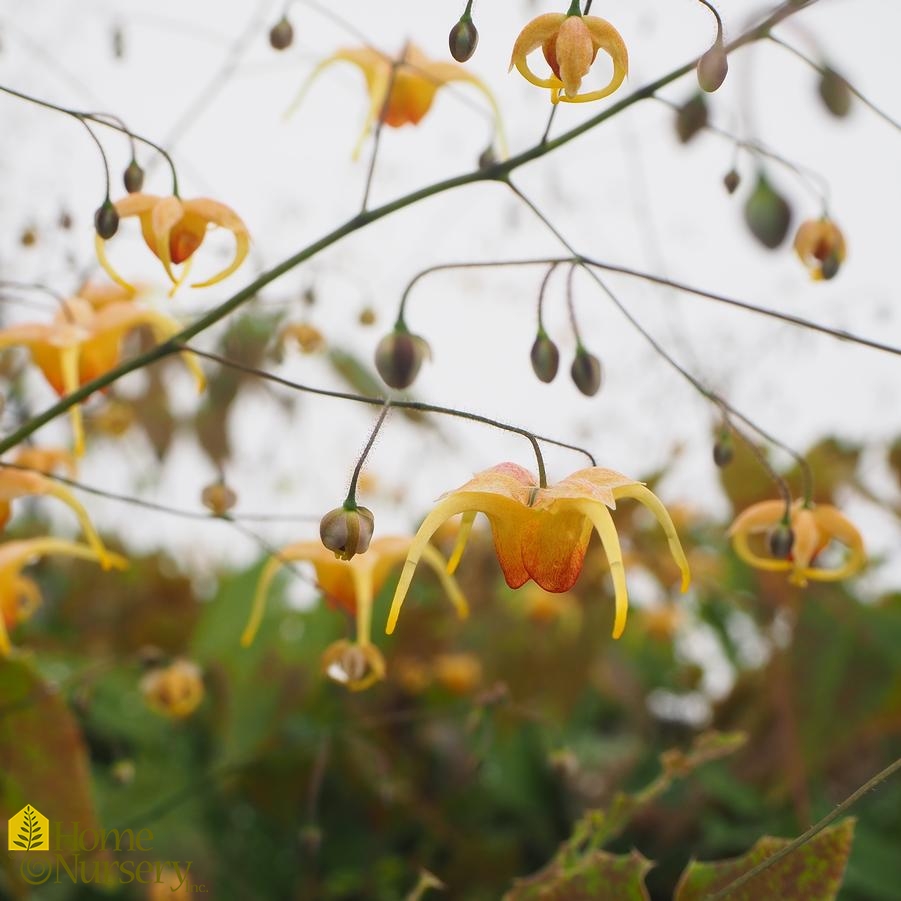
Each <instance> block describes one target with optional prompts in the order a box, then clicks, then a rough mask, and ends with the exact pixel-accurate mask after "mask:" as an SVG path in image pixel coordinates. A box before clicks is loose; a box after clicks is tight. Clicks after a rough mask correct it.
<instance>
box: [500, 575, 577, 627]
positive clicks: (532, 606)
mask: <svg viewBox="0 0 901 901" xmlns="http://www.w3.org/2000/svg"><path fill="white" fill-rule="evenodd" d="M523 591H524V595H523V597H522V599H521V600H520V599H519V598H518V597H517V598H514V599H513V602H514V603H515V604H516V606H517V607H518V608H519V609H521V611H522V613H523V615H524V616H525V617H526V618H527V619H528V620H529V621H530V622H533V623H535V625H537V626H551V625H559V626H560V628H561V630H562V631H563V632H564V633H566V634H568V635H573V634H575V633H577V632H578V631H579V627H580V626H581V625H582V607H581V605H580V604H579V601H578V599H577V598H576V597H575V596H574V595H572V594H570V593H569V592H565V591H564V592H558V593H552V592H550V591H545V590H544V589H543V588H541V587H539V586H538V585H535V584H532V585H529V586H528V587H527V588H525V589H523Z"/></svg>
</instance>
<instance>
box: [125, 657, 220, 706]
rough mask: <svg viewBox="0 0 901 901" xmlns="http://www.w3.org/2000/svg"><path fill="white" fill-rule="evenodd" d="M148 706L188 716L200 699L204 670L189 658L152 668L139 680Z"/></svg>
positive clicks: (202, 691)
mask: <svg viewBox="0 0 901 901" xmlns="http://www.w3.org/2000/svg"><path fill="white" fill-rule="evenodd" d="M140 689H141V695H142V696H143V698H144V701H145V703H146V704H147V706H148V707H149V708H150V709H151V710H153V711H154V712H156V713H160V714H162V715H163V716H168V717H172V718H173V719H178V720H181V719H185V718H186V717H189V716H190V715H191V714H192V713H193V712H194V711H195V710H196V709H197V708H198V707H199V706H200V703H201V701H203V696H204V693H205V692H204V688H203V673H202V672H201V670H200V667H199V666H198V665H197V664H196V663H192V662H191V661H190V660H174V661H173V662H172V663H170V664H169V666H165V667H160V668H159V669H154V670H151V671H150V672H149V673H147V674H146V675H145V676H144V677H143V678H142V679H141V684H140Z"/></svg>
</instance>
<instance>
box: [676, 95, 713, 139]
mask: <svg viewBox="0 0 901 901" xmlns="http://www.w3.org/2000/svg"><path fill="white" fill-rule="evenodd" d="M706 125H707V101H706V100H705V99H704V95H703V94H701V93H697V94H695V95H694V97H692V98H691V99H690V100H688V101H687V102H685V103H683V104H682V106H680V107H679V109H677V110H676V134H677V135H678V136H679V141H680V142H681V143H683V144H687V143H688V142H689V141H690V140H691V139H692V138H693V137H694V136H695V135H696V134H697V133H698V132H699V131H700V130H701V129H702V128H705V127H706Z"/></svg>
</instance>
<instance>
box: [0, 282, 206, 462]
mask: <svg viewBox="0 0 901 901" xmlns="http://www.w3.org/2000/svg"><path fill="white" fill-rule="evenodd" d="M142 325H148V326H150V328H151V329H152V330H153V333H154V335H155V336H156V339H157V341H160V342H163V341H166V340H168V339H169V338H171V337H172V336H173V335H175V334H177V333H178V332H179V331H180V330H181V326H180V325H179V324H178V322H176V320H174V319H172V318H171V317H170V316H165V315H163V314H162V313H157V312H155V311H154V310H150V309H147V308H146V307H142V306H139V305H138V304H135V303H133V302H131V301H123V302H120V303H107V304H103V305H101V306H100V307H99V308H97V307H95V306H94V304H92V303H91V302H90V301H87V300H84V299H82V298H80V297H71V298H68V299H67V300H65V301H63V302H62V304H61V309H60V310H59V312H57V313H56V315H55V316H54V317H53V320H52V321H51V322H49V323H37V322H29V323H22V324H21V325H13V326H10V327H9V328H5V329H3V330H0V349H2V348H4V347H14V346H17V345H21V346H24V347H27V348H28V350H29V351H30V353H31V358H32V360H34V362H35V364H36V365H37V366H38V368H39V369H40V370H41V372H43V373H44V377H45V378H46V379H47V381H48V382H49V383H50V385H51V386H52V387H53V389H54V390H55V391H56V392H57V394H59V395H60V396H62V395H64V394H69V393H71V392H72V391H74V390H75V389H76V388H78V387H79V386H81V385H84V384H85V383H86V382H90V381H92V380H93V379H95V378H97V377H98V376H101V375H103V374H104V373H105V372H108V371H109V370H110V369H113V368H114V367H115V366H116V365H117V364H118V362H119V359H120V357H121V354H122V339H123V338H124V337H125V336H126V335H127V334H128V333H129V332H131V331H132V330H133V329H136V328H138V327H139V326H142ZM182 358H183V359H184V361H185V364H186V365H187V366H188V368H189V369H190V370H191V371H192V372H193V373H194V376H195V378H196V379H197V386H198V390H203V387H204V385H205V380H204V376H203V371H202V370H201V369H200V366H199V365H198V363H197V361H196V359H195V358H194V357H193V356H192V355H191V354H184V355H183V357H182ZM71 416H72V429H73V432H74V435H75V453H76V455H77V456H81V455H82V454H83V453H84V428H83V425H82V420H81V408H80V406H79V405H78V404H76V405H75V406H73V407H72V410H71Z"/></svg>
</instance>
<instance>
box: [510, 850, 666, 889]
mask: <svg viewBox="0 0 901 901" xmlns="http://www.w3.org/2000/svg"><path fill="white" fill-rule="evenodd" d="M652 866H653V864H652V863H651V862H650V861H649V860H647V859H646V858H645V857H642V855H641V854H639V853H638V851H632V853H631V854H610V853H609V852H607V851H592V852H591V853H589V854H586V855H584V856H583V857H581V858H580V859H579V860H578V861H576V863H574V864H572V865H569V866H564V865H561V864H558V863H556V862H555V863H553V864H551V866H550V867H548V868H546V869H545V870H543V871H542V872H541V873H538V874H536V875H535V876H530V877H528V878H526V879H519V880H517V882H516V884H515V885H514V886H513V888H512V889H511V890H510V891H509V892H507V894H506V895H505V896H504V901H590V899H598V898H603V899H604V901H649V898H650V895H648V890H647V888H646V887H645V884H644V877H645V876H646V875H647V873H648V871H649V870H650V869H651V867H652Z"/></svg>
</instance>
